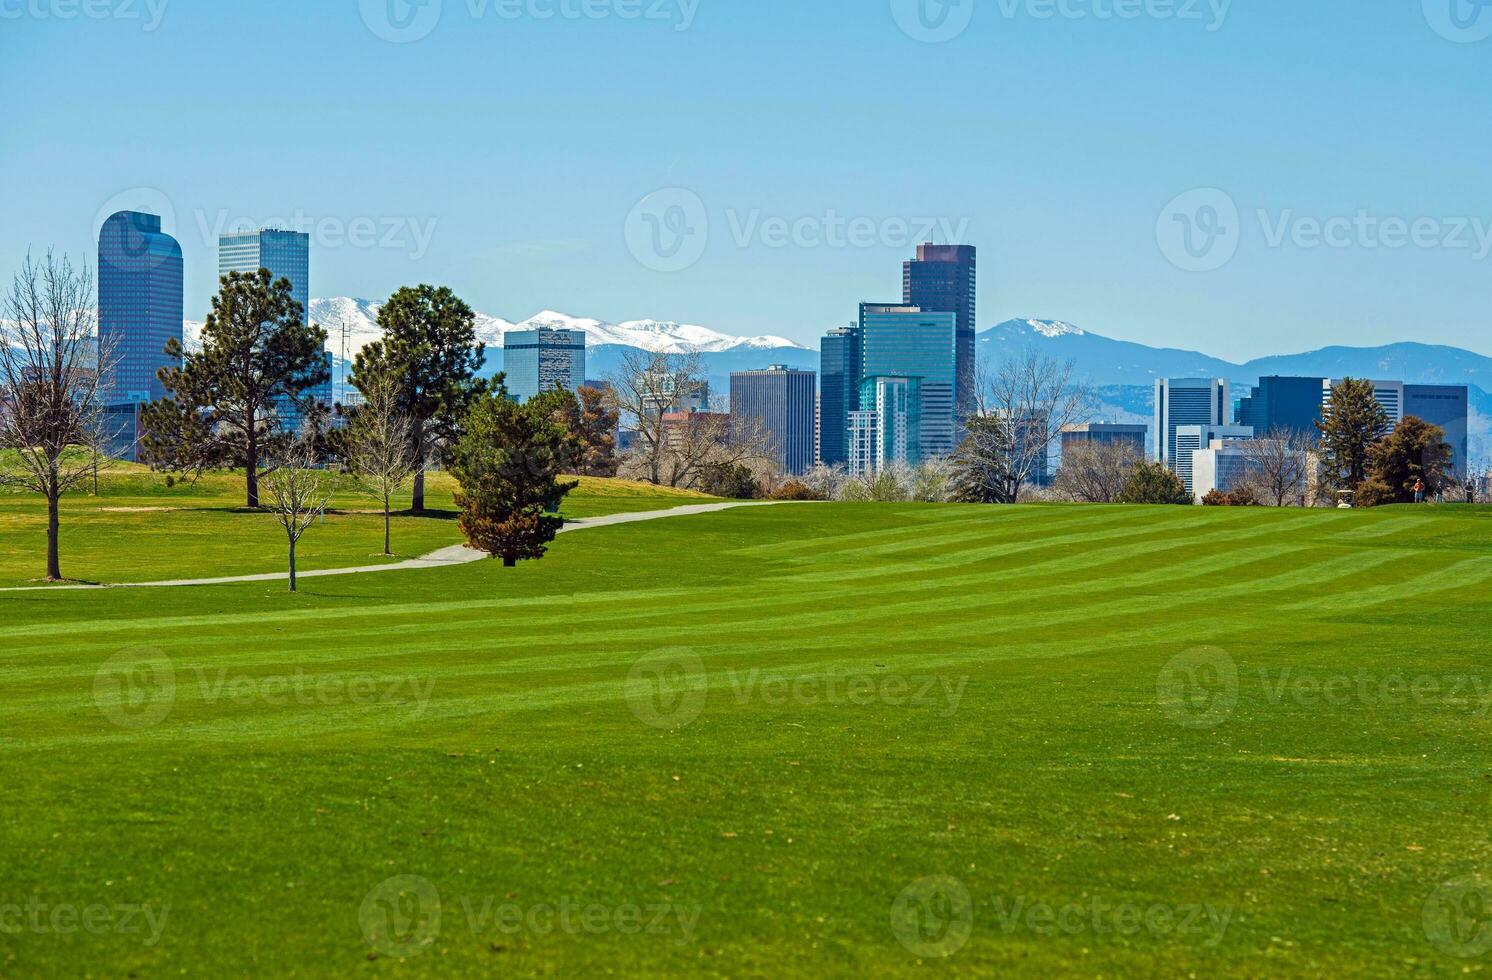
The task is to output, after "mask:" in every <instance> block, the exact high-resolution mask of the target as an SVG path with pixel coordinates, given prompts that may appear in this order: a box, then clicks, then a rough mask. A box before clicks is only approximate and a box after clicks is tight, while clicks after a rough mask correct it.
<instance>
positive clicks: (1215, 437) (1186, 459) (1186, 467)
mask: <svg viewBox="0 0 1492 980" xmlns="http://www.w3.org/2000/svg"><path fill="white" fill-rule="evenodd" d="M1252 438H1254V430H1253V429H1251V428H1249V427H1248V426H1246V425H1178V426H1177V427H1176V433H1175V435H1174V436H1173V437H1172V439H1173V445H1174V447H1175V459H1174V461H1173V462H1171V463H1170V464H1169V465H1170V467H1171V472H1172V473H1175V474H1176V475H1177V476H1179V477H1181V482H1182V483H1183V484H1185V485H1186V492H1187V493H1192V492H1194V490H1195V489H1196V481H1195V479H1194V478H1193V471H1194V469H1195V465H1196V454H1197V452H1198V450H1208V449H1212V448H1215V447H1222V448H1227V447H1229V446H1236V444H1237V443H1240V442H1245V441H1247V440H1249V439H1252Z"/></svg>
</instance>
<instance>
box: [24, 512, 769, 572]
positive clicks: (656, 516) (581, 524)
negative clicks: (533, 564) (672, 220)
mask: <svg viewBox="0 0 1492 980" xmlns="http://www.w3.org/2000/svg"><path fill="white" fill-rule="evenodd" d="M779 503H786V501H778V500H750V501H727V502H725V503H719V504H689V505H687V506H684V507H672V508H669V509H668V510H639V511H631V512H628V513H623V514H604V515H602V516H600V517H588V518H585V519H584V520H572V521H566V522H565V526H564V527H562V528H560V533H561V534H564V533H566V532H567V531H584V530H585V529H587V528H592V527H611V526H613V525H617V524H633V523H636V522H637V521H656V520H660V519H662V518H665V517H688V516H690V515H692V514H712V513H714V512H716V511H721V510H731V509H733V508H736V507H769V506H772V505H774V504H779ZM490 557H491V556H490V555H488V554H487V553H486V552H482V551H477V550H475V549H473V548H468V547H467V546H466V545H464V544H455V545H451V546H450V547H448V548H441V549H440V550H439V551H432V552H430V554H428V555H423V556H421V557H419V558H410V559H407V560H405V561H398V562H389V563H387V564H383V565H358V566H355V567H352V568H320V569H313V570H311V571H305V572H296V573H295V578H296V581H299V580H301V579H306V578H326V577H328V576H332V575H363V574H366V573H369V572H404V571H410V570H411V569H417V568H445V567H447V566H450V565H466V564H470V563H471V562H476V561H482V560H483V559H486V558H490ZM289 579H290V573H289V572H288V571H285V572H265V573H263V574H259V575H225V576H223V577H221V578H184V579H168V580H166V581H162V582H118V583H112V584H107V585H27V586H21V587H19V588H8V589H0V592H57V591H64V590H68V589H159V588H179V587H182V586H189V585H232V584H234V583H238V582H285V581H288V580H289Z"/></svg>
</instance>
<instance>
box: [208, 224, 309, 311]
mask: <svg viewBox="0 0 1492 980" xmlns="http://www.w3.org/2000/svg"><path fill="white" fill-rule="evenodd" d="M260 269H268V270H269V274H270V277H271V278H272V279H277V280H278V279H289V280H290V295H291V297H292V298H293V299H294V300H295V301H296V302H297V303H299V304H300V307H301V316H302V317H309V316H310V315H311V236H310V235H307V234H305V233H303V232H299V231H280V230H278V229H273V228H266V229H262V230H260V231H235V232H229V233H227V234H224V235H219V236H218V275H220V276H226V275H227V274H228V273H230V272H258V271H259V270H260ZM305 322H309V320H307V321H305Z"/></svg>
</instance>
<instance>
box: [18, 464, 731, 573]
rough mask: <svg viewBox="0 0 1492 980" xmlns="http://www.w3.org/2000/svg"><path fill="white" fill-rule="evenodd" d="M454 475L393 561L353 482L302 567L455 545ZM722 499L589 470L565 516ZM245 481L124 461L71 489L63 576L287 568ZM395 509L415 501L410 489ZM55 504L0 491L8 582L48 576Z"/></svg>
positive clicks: (401, 533)
mask: <svg viewBox="0 0 1492 980" xmlns="http://www.w3.org/2000/svg"><path fill="white" fill-rule="evenodd" d="M453 489H454V481H452V480H451V479H450V477H449V476H448V475H447V474H444V473H433V474H431V475H430V477H429V487H428V493H427V497H426V504H425V505H426V508H427V512H426V514H425V515H423V516H420V517H415V516H413V515H411V514H409V513H408V512H407V511H406V512H405V513H402V514H397V515H396V516H395V518H394V527H393V550H394V551H395V552H396V555H395V556H394V557H392V558H384V557H383V554H382V552H383V516H382V514H381V513H379V512H378V507H379V506H380V505H379V503H378V502H377V501H375V500H373V499H372V498H370V497H367V496H361V495H359V494H357V493H356V492H354V491H353V490H352V489H351V487H350V486H344V489H343V490H342V491H341V492H339V493H338V494H337V495H336V497H335V498H334V499H333V502H332V509H331V511H330V512H329V513H328V514H327V516H326V520H325V521H324V522H323V523H322V524H320V525H318V526H316V527H314V528H312V529H311V530H310V531H308V532H307V533H306V536H305V537H304V538H303V539H301V545H300V548H299V549H298V566H299V568H300V569H301V570H302V571H309V570H311V569H316V568H338V567H353V566H358V565H376V564H381V563H383V562H392V561H400V560H402V559H405V558H413V557H417V556H419V555H424V554H428V553H430V552H431V551H434V550H436V549H438V548H443V547H445V546H447V545H451V544H457V543H459V542H460V540H461V533H460V531H459V530H457V528H456V519H455V518H456V514H455V503H454V501H453V500H452V496H451V495H452V491H453ZM712 499H714V498H710V497H704V496H702V495H699V494H694V493H686V492H682V491H674V490H667V489H660V488H658V487H654V486H648V485H645V484H640V483H631V482H628V481H625V480H598V479H590V478H585V479H582V480H581V485H580V486H579V487H578V488H576V489H575V490H574V491H572V492H571V494H570V496H569V497H568V498H567V499H566V501H565V506H564V508H563V512H564V514H565V516H566V517H571V518H586V517H594V516H597V515H599V514H612V513H620V512H623V511H641V510H657V509H663V508H668V507H678V506H681V505H684V504H691V503H700V502H708V501H710V500H712ZM243 503H244V491H243V478H242V477H241V476H239V475H236V474H214V475H209V476H206V477H204V478H203V479H202V480H200V481H199V482H197V483H196V484H195V485H178V486H175V487H168V486H167V485H166V479H165V477H164V476H161V475H159V474H153V473H150V472H149V471H147V470H145V469H144V468H143V467H136V466H131V465H124V464H120V465H119V467H118V468H117V469H116V470H115V471H114V472H110V473H106V474H104V476H103V478H102V480H101V482H100V487H99V495H98V496H96V497H95V496H92V495H91V494H89V493H74V494H69V495H68V496H66V497H64V498H63V512H62V543H61V550H62V574H63V575H64V576H65V577H67V578H68V579H71V580H75V581H83V582H148V581H157V580H166V579H179V578H184V577H197V578H206V577H219V576H226V575H251V574H256V573H260V572H283V571H284V570H285V563H286V557H285V532H284V531H283V530H281V529H280V525H279V522H278V521H277V520H276V519H275V517H274V516H273V515H272V514H269V513H247V512H244V511H242V510H241V509H240V508H242V507H243ZM397 506H399V507H401V508H408V506H409V495H408V494H407V493H406V494H405V495H404V497H403V499H402V501H400V502H399V503H398V504H397ZM46 527H47V525H46V504H45V502H44V501H43V500H42V498H40V497H37V496H35V495H29V494H21V493H9V494H7V493H3V492H0V588H3V587H6V586H11V587H14V586H25V585H37V584H41V583H40V582H38V581H36V580H37V579H40V578H41V577H42V576H43V575H45V573H46V561H45V551H44V549H45V546H46Z"/></svg>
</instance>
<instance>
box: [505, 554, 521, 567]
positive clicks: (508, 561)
mask: <svg viewBox="0 0 1492 980" xmlns="http://www.w3.org/2000/svg"><path fill="white" fill-rule="evenodd" d="M517 565H518V559H517V558H514V557H513V556H512V555H503V568H516V567H517Z"/></svg>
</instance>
